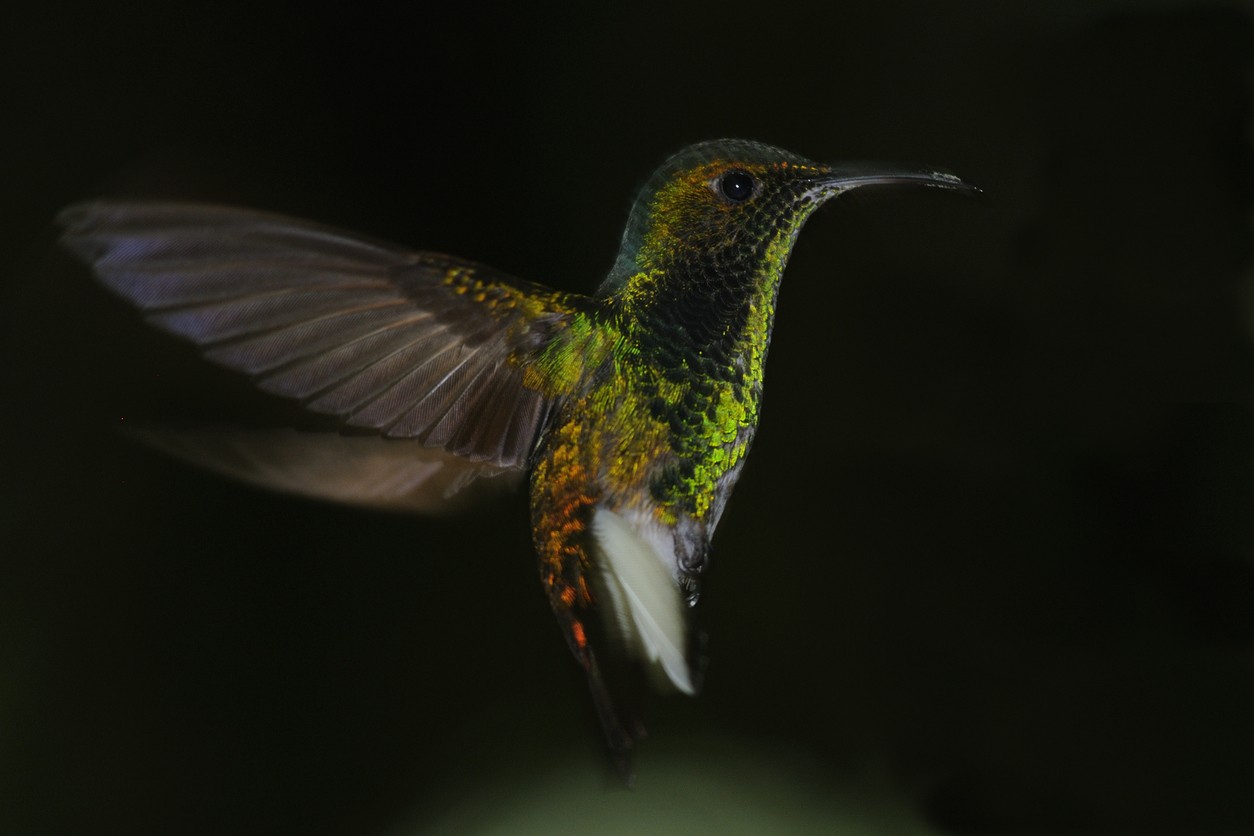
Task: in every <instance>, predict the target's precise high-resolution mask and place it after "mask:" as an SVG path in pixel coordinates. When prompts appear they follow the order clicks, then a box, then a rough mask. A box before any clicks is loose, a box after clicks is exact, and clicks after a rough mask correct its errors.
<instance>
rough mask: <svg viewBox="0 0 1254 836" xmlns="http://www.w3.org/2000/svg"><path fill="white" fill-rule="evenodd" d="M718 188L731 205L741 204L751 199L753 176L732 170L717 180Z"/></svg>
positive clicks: (738, 170)
mask: <svg viewBox="0 0 1254 836" xmlns="http://www.w3.org/2000/svg"><path fill="white" fill-rule="evenodd" d="M718 187H719V190H720V191H722V192H723V196H724V197H726V198H727V199H728V200H730V201H731V202H732V203H743V202H744V201H746V200H748V199H749V198H751V197H753V175H752V174H750V173H749V172H747V171H741V170H740V169H734V170H732V171H729V172H727V173H726V174H724V175H723V176H722V177H721V178H719V181H718Z"/></svg>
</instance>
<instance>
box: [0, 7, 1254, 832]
mask: <svg viewBox="0 0 1254 836" xmlns="http://www.w3.org/2000/svg"><path fill="white" fill-rule="evenodd" d="M122 5H125V6H126V8H125V9H123V8H120V7H121V6H122ZM526 6H527V4H517V5H511V6H508V7H504V8H499V9H497V8H489V7H480V6H475V7H473V8H471V7H467V8H464V9H463V10H455V9H453V8H452V7H451V6H450V7H445V8H436V7H432V6H428V5H424V4H410V5H382V4H380V5H375V4H352V5H350V4H342V5H339V4H295V3H293V4H290V5H284V4H273V3H271V4H257V5H254V6H251V7H248V9H247V11H227V10H225V9H224V7H222V6H220V5H217V4H208V3H179V2H160V3H158V2H145V3H131V4H93V5H90V6H89V5H88V4H81V5H74V4H65V5H58V4H55V3H52V4H41V5H39V6H38V11H35V8H36V7H35V6H34V5H27V6H25V7H23V8H9V9H7V10H6V11H5V12H3V14H2V17H3V19H4V20H3V26H0V55H2V56H3V57H0V67H2V68H3V76H2V77H0V78H2V79H3V80H2V81H0V85H2V87H0V92H2V93H3V112H4V114H5V116H4V123H5V126H4V127H3V128H2V129H0V180H2V182H3V184H4V185H3V188H0V212H2V213H3V221H4V223H3V226H2V227H0V243H2V244H3V245H4V252H5V253H6V256H7V258H8V259H9V263H10V264H11V265H13V267H14V269H13V270H12V271H11V272H10V271H8V270H6V271H5V274H4V276H3V284H2V286H0V326H2V329H3V330H2V331H0V340H2V342H0V349H2V350H3V355H2V356H3V362H2V365H0V387H2V388H0V392H3V397H2V400H0V422H2V423H0V429H3V433H4V435H3V438H4V442H3V447H2V448H0V450H2V455H3V459H2V460H0V464H2V465H3V473H4V479H3V480H2V482H0V484H3V488H2V490H3V493H0V536H2V537H3V539H2V540H0V665H2V666H3V667H2V669H0V831H2V832H4V833H15V834H26V833H82V832H99V831H101V830H104V831H117V832H126V833H136V834H146V833H154V834H155V833H287V832H292V833H297V832H299V833H328V834H332V833H372V832H389V833H391V832H425V831H428V830H433V831H439V830H447V831H467V830H470V831H473V830H476V829H479V828H484V827H488V826H489V825H493V824H495V825H498V826H500V827H502V829H503V830H504V831H505V832H522V831H524V830H526V829H527V828H529V827H534V828H535V829H536V830H537V831H538V832H546V831H547V832H563V831H566V832H594V831H596V832H603V831H605V830H612V829H613V827H622V828H624V829H630V828H633V827H637V828H638V827H644V826H649V827H652V828H653V829H654V830H656V831H659V832H660V831H663V830H665V829H666V828H668V827H669V828H672V829H673V830H674V831H675V832H699V831H702V830H708V831H710V832H716V831H717V832H734V831H735V830H736V829H737V828H740V830H741V832H763V831H764V830H766V829H775V830H783V829H789V828H793V829H812V830H819V829H833V828H836V827H839V826H845V827H851V828H854V829H857V828H858V827H861V828H862V831H863V832H918V831H920V830H924V831H926V830H934V831H940V832H971V831H990V830H991V831H997V832H1008V831H1025V830H1031V831H1049V832H1060V831H1100V832H1118V831H1122V832H1155V831H1164V832H1204V831H1217V832H1233V831H1250V830H1251V829H1254V563H1252V562H1251V561H1252V559H1254V554H1252V549H1251V544H1252V543H1254V415H1252V413H1251V396H1252V394H1254V389H1252V388H1251V384H1252V383H1254V352H1252V351H1251V328H1252V327H1254V297H1252V288H1251V282H1250V267H1251V254H1252V249H1251V239H1252V232H1251V229H1252V228H1251V217H1252V216H1251V210H1252V208H1254V206H1252V195H1254V192H1252V188H1254V180H1252V173H1254V168H1252V166H1251V160H1252V149H1251V122H1250V119H1251V86H1250V84H1251V78H1252V77H1254V76H1252V73H1254V62H1252V60H1251V58H1252V55H1254V28H1252V25H1251V18H1250V16H1249V11H1248V9H1247V8H1245V7H1243V6H1241V5H1237V4H1222V3H1208V4H1201V3H1186V2H1179V3H1169V2H1141V3H1135V2H1114V1H1113V0H1107V1H1106V2H1093V0H1088V1H1087V2H1078V0H1077V1H1076V2H1054V3H1039V4H1033V3H992V2H990V3H940V2H911V3H908V2H884V0H877V2H869V1H868V2H862V1H861V0H847V2H842V3H839V4H815V5H812V6H803V5H794V4H791V3H782V2H781V3H765V4H761V5H749V4H743V5H740V4H730V3H729V4H723V5H718V6H706V7H700V6H696V5H692V6H670V5H666V6H660V7H647V6H633V7H631V9H630V10H628V9H626V8H612V7H606V8H588V9H584V10H575V9H568V10H565V11H563V12H560V13H559V12H557V11H548V12H541V11H536V10H533V9H530V8H527V7H526ZM717 136H746V137H752V138H756V139H760V140H763V141H767V142H772V143H775V144H779V145H782V146H785V147H788V148H791V149H793V150H796V151H798V152H800V153H802V154H805V155H807V156H811V157H814V158H818V159H823V160H828V161H837V160H842V159H884V160H894V161H898V160H899V161H908V162H921V163H927V164H931V165H937V166H944V167H947V168H950V169H952V170H954V171H957V172H959V173H960V174H962V175H963V176H964V177H966V178H967V179H969V180H971V181H972V182H974V183H977V184H979V185H980V186H982V187H983V188H984V189H985V190H986V192H987V193H988V196H989V199H988V200H987V201H986V202H984V203H979V202H965V201H960V200H956V199H954V198H952V196H948V195H942V194H933V193H920V192H903V191H897V192H880V193H877V194H867V193H862V194H858V195H853V196H851V197H850V198H849V199H845V200H842V201H838V202H837V204H836V205H833V206H832V207H830V208H827V209H825V210H824V211H822V212H820V213H819V214H818V216H816V217H815V218H814V219H813V220H812V221H811V222H810V224H809V226H808V228H807V230H806V232H805V234H804V235H803V236H802V240H801V244H800V246H799V248H798V250H797V252H796V254H795V257H794V259H793V262H792V264H791V266H790V268H789V271H788V276H787V279H786V281H785V282H784V288H783V292H782V296H781V304H780V311H779V317H778V320H777V325H778V328H777V333H776V336H775V340H774V343H773V346H772V352H771V359H770V364H769V372H768V381H769V382H768V386H767V397H766V402H765V411H764V417H763V423H762V426H761V431H760V433H759V436H758V440H757V442H756V443H755V448H754V451H753V455H752V456H751V457H750V461H749V465H748V467H747V468H746V470H745V472H744V476H743V479H742V481H741V483H740V487H739V488H738V491H737V494H736V496H735V497H734V499H733V500H732V502H731V504H730V506H729V509H728V513H727V515H726V517H725V519H724V522H723V525H722V528H721V529H720V531H719V535H718V537H717V538H716V540H715V548H716V552H715V558H714V564H713V568H712V570H711V572H710V574H709V576H708V578H709V580H708V585H707V587H706V594H705V597H704V599H703V603H702V608H701V616H702V620H703V623H704V624H705V626H706V628H707V630H708V633H709V636H710V647H709V652H710V659H711V663H710V668H709V673H708V677H707V680H706V689H705V692H704V693H703V694H702V695H701V696H700V697H699V698H698V699H696V700H687V699H681V698H671V699H666V700H660V701H659V702H658V703H657V704H656V705H654V706H653V711H652V723H651V730H652V732H653V737H652V738H651V739H650V740H649V741H647V742H646V743H645V744H644V745H643V746H642V747H641V749H640V753H639V757H638V759H637V764H636V766H637V783H636V788H635V790H633V791H631V792H627V791H626V790H623V789H621V788H620V787H619V786H618V785H617V784H616V780H615V778H614V776H613V774H612V772H611V771H610V769H609V767H608V766H607V764H606V760H605V758H604V754H603V752H602V751H601V748H600V747H601V743H600V739H599V731H598V729H597V727H596V723H595V718H594V716H593V712H592V710H591V707H590V705H589V701H588V699H587V696H586V693H585V690H584V686H583V683H582V680H581V675H580V673H579V671H578V670H577V668H576V666H575V664H574V663H573V662H572V660H571V659H570V658H569V654H568V652H567V650H566V647H565V644H564V642H563V641H562V640H561V638H560V636H559V633H558V630H557V628H556V626H555V625H554V624H553V623H552V619H551V616H550V614H549V612H548V610H547V604H546V602H545V601H544V598H543V595H542V593H541V591H540V589H539V586H538V584H537V583H536V578H535V573H534V559H533V557H532V555H531V553H530V548H529V532H528V530H527V518H526V509H525V502H524V500H523V498H522V497H521V496H520V495H519V496H502V497H498V498H495V499H492V500H489V501H488V503H487V505H486V506H485V507H483V508H480V509H478V510H477V511H476V512H473V513H471V514H469V515H465V516H462V517H454V518H449V519H439V520H424V519H411V518H401V517H393V516H387V515H381V514H371V513H365V512H359V511H353V510H348V509H341V508H335V507H328V506H324V505H318V504H314V503H307V502H302V501H299V500H296V499H289V498H285V497H280V496H275V495H271V494H266V493H261V492H257V491H253V490H251V489H247V488H241V487H238V486H236V485H233V484H231V483H228V482H225V481H221V480H218V479H216V478H213V477H210V476H205V475H202V474H200V473H197V472H194V471H191V470H188V469H185V468H182V467H180V466H179V465H177V464H174V463H172V462H168V461H166V460H164V459H162V458H160V457H159V456H157V455H155V454H152V453H149V452H148V451H146V450H144V449H141V448H138V447H135V446H133V445H131V444H129V443H127V442H126V441H125V440H124V439H123V438H122V436H121V435H120V434H118V433H116V432H115V431H114V430H115V427H116V426H117V425H118V424H120V423H124V421H125V420H139V419H151V418H154V417H163V416H169V415H173V416H176V417H177V416H183V417H186V416H196V417H200V416H213V417H215V418H217V417H223V416H225V417H226V418H228V419H236V418H240V417H243V416H248V417H256V418H257V419H258V420H268V421H272V422H274V421H283V420H285V419H286V418H287V417H294V410H290V408H289V407H288V406H287V405H286V404H282V403H277V402H273V401H270V400H268V399H265V398H262V397H260V396H256V395H254V394H253V393H252V392H251V391H250V390H249V388H248V386H247V384H246V383H244V382H243V381H241V380H240V379H239V378H238V377H236V376H234V375H231V374H228V373H226V372H223V371H220V370H217V369H214V368H211V367H209V366H208V365H207V364H204V363H203V362H201V361H200V360H199V359H198V358H197V356H196V355H195V352H194V351H192V350H191V349H189V348H188V347H186V346H185V345H183V344H181V343H179V342H178V341H176V340H173V339H171V338H168V337H164V336H162V335H160V334H157V333H154V332H152V331H150V330H149V329H147V328H145V327H144V326H143V325H142V324H141V322H140V320H139V318H138V317H137V316H135V315H134V314H133V312H131V311H130V310H129V309H128V308H127V307H126V306H125V305H124V304H123V303H121V302H119V301H116V300H114V299H113V298H111V297H110V296H109V295H108V294H106V293H105V292H104V291H103V290H101V289H100V288H98V287H97V286H95V285H94V284H93V283H92V282H91V281H90V280H89V278H88V276H87V273H86V271H85V270H83V269H82V268H81V267H79V266H77V265H75V264H73V263H72V262H71V261H70V260H69V259H68V257H66V256H64V255H63V254H61V253H60V252H58V251H57V250H56V249H55V247H54V241H55V233H54V231H53V229H52V226H51V220H52V218H53V216H54V215H55V213H56V211H57V210H58V209H59V208H61V207H62V206H64V205H67V204H69V203H71V202H73V201H75V200H80V199H85V198H89V197H93V196H97V195H102V194H119V195H120V194H126V195H142V196H166V197H177V198H185V199H208V200H218V201H225V202H231V203H240V204H246V205H253V206H258V207H262V208H267V209H273V210H279V211H285V212H289V213H292V214H297V215H301V216H306V217H312V218H316V219H318V220H322V221H326V222H330V223H335V224H338V225H341V226H344V227H346V228H349V229H355V230H359V231H363V232H367V233H369V234H372V235H374V236H377V237H384V238H391V239H394V240H399V241H404V242H406V243H409V244H411V245H413V246H415V247H421V248H428V249H436V250H442V251H448V252H453V253H457V254H460V255H463V256H467V257H470V258H475V259H477V260H481V261H484V262H486V263H489V264H492V265H494V266H496V267H499V268H502V269H504V270H507V271H510V272H512V273H515V274H517V275H519V276H523V277H525V278H528V279H532V280H535V281H541V282H545V283H549V284H553V285H556V286H559V287H563V288H568V289H575V290H585V291H590V290H591V289H592V288H593V287H595V285H596V284H597V283H598V281H599V279H600V277H601V276H602V275H603V274H604V272H605V271H606V270H607V269H608V267H609V265H610V264H611V262H612V260H613V255H614V252H615V248H616V246H617V243H618V236H619V234H620V232H621V225H622V223H623V221H624V219H625V216H626V211H627V209H628V207H629V205H630V200H631V197H632V195H633V193H634V190H635V188H636V187H637V186H638V185H639V184H640V183H641V182H642V181H643V180H644V178H645V177H646V176H647V174H648V173H649V171H650V170H651V169H652V168H653V166H655V165H656V164H657V163H658V162H660V161H661V160H662V159H663V158H664V157H665V156H666V155H667V154H669V153H670V152H672V151H674V150H677V149H678V148H680V147H682V146H684V145H686V144H688V143H690V142H694V141H698V140H701V139H708V138H713V137H717ZM529 816H530V818H528V817H529ZM851 816H853V817H854V818H850V817H851ZM857 816H862V817H863V818H856V817H857ZM855 819H856V821H855Z"/></svg>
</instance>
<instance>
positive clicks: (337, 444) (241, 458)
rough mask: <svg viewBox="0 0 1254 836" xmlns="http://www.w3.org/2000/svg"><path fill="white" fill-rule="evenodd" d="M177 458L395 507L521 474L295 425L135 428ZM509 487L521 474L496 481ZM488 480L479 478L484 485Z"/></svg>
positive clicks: (445, 498)
mask: <svg viewBox="0 0 1254 836" xmlns="http://www.w3.org/2000/svg"><path fill="white" fill-rule="evenodd" d="M126 434H127V435H128V436H131V437H133V438H136V439H138V440H139V441H142V442H144V443H145V444H148V445H149V446H151V447H154V448H156V449H158V450H160V451H162V452H163V453H167V454H169V455H171V456H173V457H175V458H177V459H181V460H182V461H185V462H189V463H191V464H195V465H199V466H201V467H204V468H206V469H208V470H211V471H213V472H214V473H219V474H222V475H224V476H231V477H234V478H236V479H240V480H242V481H244V482H247V483H249V484H252V485H257V486H259V487H263V488H267V489H269V490H276V491H282V492H284V493H293V494H298V495H300V496H306V497H311V498H313V499H322V500H328V501H331V502H341V503H346V504H349V505H357V506H361V507H366V508H376V509H382V510H387V511H417V512H422V513H428V514H429V513H437V512H443V511H450V510H453V509H454V508H455V507H456V505H457V500H461V499H463V498H464V495H459V496H458V497H456V499H454V498H453V494H454V493H456V492H457V491H458V490H460V489H461V488H462V487H463V486H464V485H466V484H467V483H469V482H470V481H472V480H474V479H475V478H476V477H479V476H499V475H500V474H502V473H511V474H513V475H515V476H516V475H518V471H516V470H512V471H505V470H502V469H500V468H494V467H491V466H489V465H482V464H474V463H472V462H469V461H467V460H465V459H462V458H458V457H455V456H452V455H450V454H448V453H445V452H443V451H442V450H433V449H431V448H429V447H423V446H422V444H421V443H420V442H417V441H413V440H412V439H390V438H380V437H379V436H375V435H360V436H347V435H340V434H338V433H326V432H298V431H296V430H287V429H267V430H243V429H233V428H212V427H211V428H198V429H177V430H176V429H170V428H166V427H144V428H135V427H128V428H127V430H126ZM493 481H494V482H497V483H502V486H508V485H511V484H513V483H514V481H515V480H514V479H510V478H508V477H506V478H503V479H496V480H493ZM479 484H483V483H482V482H476V485H479Z"/></svg>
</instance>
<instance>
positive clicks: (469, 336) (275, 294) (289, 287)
mask: <svg viewBox="0 0 1254 836" xmlns="http://www.w3.org/2000/svg"><path fill="white" fill-rule="evenodd" d="M59 220H60V223H61V224H62V226H63V227H64V229H65V233H64V237H63V241H64V243H65V244H66V246H67V247H69V249H70V250H71V251H73V252H74V253H75V254H76V255H77V256H78V257H79V258H81V259H82V260H83V261H85V262H87V263H88V264H89V265H91V267H92V268H93V269H94V271H95V273H96V275H97V276H98V277H99V279H100V281H101V282H103V283H104V284H105V285H106V286H108V287H109V288H110V289H111V290H113V291H115V292H116V293H118V294H119V295H121V296H123V297H124V298H126V299H127V300H129V301H130V302H132V303H133V304H134V305H136V306H137V307H138V308H139V309H140V310H142V311H143V312H144V314H145V316H146V318H147V320H148V321H149V322H151V323H152V324H153V325H156V326H157V327H159V328H162V329H164V330H166V331H170V332H173V333H175V334H178V335H180V336H183V337H186V338H187V339H189V340H191V341H192V342H194V343H196V344H197V345H199V346H201V347H202V348H203V349H204V354H205V356H206V357H208V358H209V359H211V360H213V361H215V362H217V363H220V364H222V365H224V366H228V367H230V368H233V369H237V370H239V371H242V372H246V373H247V374H250V375H252V376H253V377H254V380H255V382H256V384H257V385H258V386H259V387H260V388H262V389H264V390H265V391H267V392H273V393H276V394H279V395H285V396H288V397H293V398H299V399H301V400H302V401H304V402H305V405H306V406H307V407H308V408H310V409H312V410H314V411H316V412H320V413H324V414H328V415H334V416H338V417H340V418H342V419H343V420H344V421H345V422H347V423H348V424H350V425H352V426H355V427H363V428H368V429H371V430H376V431H378V432H379V433H381V434H382V435H385V436H389V437H391V438H409V439H417V440H418V441H420V442H422V444H423V445H425V446H427V447H439V448H442V449H444V450H446V451H448V452H450V453H453V454H455V455H458V456H462V457H464V458H467V459H470V460H472V461H474V462H482V463H484V464H487V465H490V466H494V467H498V468H521V467H523V466H524V465H525V463H526V460H527V457H528V455H529V454H530V452H531V449H532V447H533V445H534V442H535V438H536V435H537V433H538V432H539V430H540V428H541V427H543V425H544V421H545V419H546V417H547V415H548V412H549V409H550V406H551V403H550V401H549V399H548V398H547V397H546V396H545V395H544V394H542V393H541V392H539V391H537V390H535V389H533V388H529V387H527V386H526V385H524V382H523V373H522V368H523V366H524V365H525V364H526V362H527V361H528V359H529V358H530V357H531V356H532V355H533V353H534V352H535V351H536V349H537V348H539V347H540V346H542V345H543V344H544V343H545V342H546V341H547V340H548V338H549V337H550V335H551V334H553V332H554V331H555V330H556V329H558V328H560V327H561V325H562V324H563V322H564V321H565V319H566V317H567V316H568V315H569V314H570V313H571V312H572V311H573V310H574V309H575V307H576V306H578V305H581V304H584V303H585V302H586V300H584V299H583V297H578V296H573V295H568V294H561V293H557V292H555V291H553V290H549V289H548V288H544V287H542V286H540V285H534V284H530V283H526V282H521V281H518V280H516V279H513V278H511V277H509V276H507V275H505V274H503V273H500V272H498V271H495V270H492V269H491V268H488V267H484V266H482V265H478V264H474V263H472V262H468V261H463V260H460V259H456V258H453V257H451V256H444V255H436V254H433V253H424V252H413V251H407V250H403V249H400V248H397V247H394V246H392V245H389V244H382V243H377V242H374V241H371V240H368V239H365V238H360V237H357V236H354V235H351V234H348V233H343V232H339V231H336V230H334V229H330V228H328V227H324V226H319V225H317V224H312V223H306V222H304V221H298V220H292V219H290V218H284V217H281V216H277V215H270V214H266V213H261V212H253V211H249V210H243V209H231V208H226V207H215V206H201V205H194V204H169V203H128V202H117V203H114V202H108V201H101V202H96V203H85V204H80V205H78V206H73V207H71V208H69V209H67V210H65V211H64V212H63V213H62V214H61V216H60V218H59Z"/></svg>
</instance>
